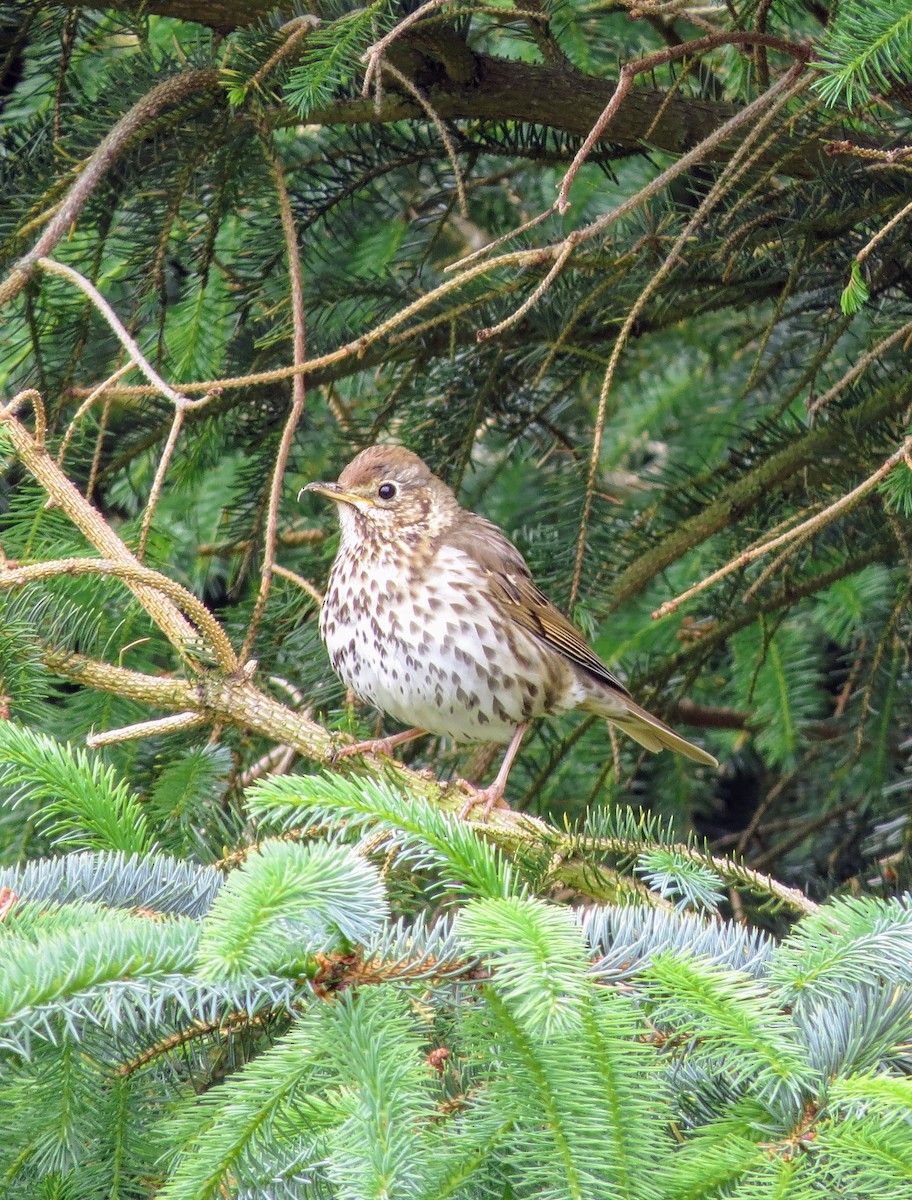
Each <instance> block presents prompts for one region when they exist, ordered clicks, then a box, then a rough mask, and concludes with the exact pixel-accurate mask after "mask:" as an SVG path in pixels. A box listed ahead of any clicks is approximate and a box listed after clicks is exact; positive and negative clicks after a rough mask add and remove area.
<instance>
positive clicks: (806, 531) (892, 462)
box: [652, 437, 912, 620]
mask: <svg viewBox="0 0 912 1200" xmlns="http://www.w3.org/2000/svg"><path fill="white" fill-rule="evenodd" d="M910 451H912V437H907V438H906V439H905V441H904V442H903V443H902V445H901V446H899V447H898V448H897V449H896V450H894V451H893V453H892V454H891V455H890V456H889V457H888V458H887V459H885V460H884V462H882V463H881V465H880V466H879V467H878V468H877V470H876V471H874V472H873V473H872V474H870V475H869V476H868V477H867V479H865V480H863V482H861V483H860V484H859V485H858V486H857V487H855V488H853V489H852V490H851V491H850V492H847V493H846V494H845V495H844V496H841V497H840V498H839V499H838V500H836V501H835V502H834V503H833V504H830V505H829V506H828V507H827V508H825V509H823V511H822V512H819V513H817V514H816V516H813V517H810V518H809V519H808V520H807V521H803V522H802V523H801V524H800V525H796V526H795V527H794V528H793V529H790V530H789V531H788V532H787V533H783V534H780V535H779V537H775V538H772V539H770V540H769V541H767V542H763V543H762V544H761V545H759V546H754V547H753V548H752V549H749V550H742V551H741V553H740V554H737V555H736V556H735V557H734V558H733V559H731V561H730V562H727V563H726V564H725V566H724V567H720V568H719V569H718V571H713V572H712V573H711V574H710V575H707V576H706V577H705V578H704V579H701V580H700V582H699V583H695V584H694V585H693V587H691V588H688V589H687V591H686V592H681V594H680V595H678V596H675V597H674V598H673V599H672V600H666V601H665V603H664V604H662V605H661V606H660V607H659V608H657V609H656V610H655V612H654V613H653V614H652V615H653V617H654V618H655V619H656V620H658V619H659V618H660V617H664V616H667V615H668V613H671V612H675V610H676V609H678V608H680V606H681V605H682V604H684V603H685V601H687V600H690V599H691V598H692V597H693V596H696V595H698V594H699V593H700V592H702V591H705V590H706V588H708V587H711V586H712V585H713V584H714V583H718V581H719V580H720V579H724V578H725V577H726V575H730V574H731V573H732V572H733V571H738V570H740V569H741V568H742V567H746V566H747V565H748V563H752V562H753V561H754V560H755V559H758V558H762V557H763V555H764V554H769V552H770V551H771V550H778V549H779V547H780V546H785V545H787V544H788V543H789V542H791V541H793V540H794V539H796V538H801V539H804V538H806V537H807V536H809V535H810V534H813V533H816V532H817V531H818V530H819V529H822V528H823V527H824V526H825V525H829V524H830V523H831V522H832V521H835V520H836V518H837V517H841V516H842V515H843V514H844V513H847V512H849V511H850V510H851V509H853V508H854V507H855V505H856V504H858V503H859V502H860V501H861V500H863V499H864V497H865V496H866V495H867V494H868V493H869V492H871V491H873V489H874V488H875V487H877V485H878V484H879V483H880V482H881V480H883V479H885V478H886V477H887V476H888V475H889V474H890V472H891V471H892V470H893V468H894V467H896V466H898V465H899V464H900V463H901V462H904V461H905V460H906V458H907V457H908V455H909V452H910Z"/></svg>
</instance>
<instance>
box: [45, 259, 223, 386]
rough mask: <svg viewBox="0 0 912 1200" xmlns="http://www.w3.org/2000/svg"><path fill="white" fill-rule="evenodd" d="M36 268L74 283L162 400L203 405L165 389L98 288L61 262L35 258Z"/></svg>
mask: <svg viewBox="0 0 912 1200" xmlns="http://www.w3.org/2000/svg"><path fill="white" fill-rule="evenodd" d="M35 265H36V266H39V267H41V269H42V270H43V271H47V273H48V274H49V275H58V276H59V277H60V278H61V279H66V280H67V281H68V282H69V283H72V284H75V285H76V287H78V288H79V290H80V291H81V292H84V293H85V295H86V296H88V298H89V299H90V300H91V301H92V303H93V304H94V305H95V307H96V308H97V309H98V311H99V312H100V313H101V315H102V316H103V317H104V319H105V320H106V321H107V323H108V325H110V327H111V330H112V331H113V333H114V335H115V337H116V338H117V340H118V341H119V342H120V344H121V345H122V346H123V348H124V349H125V350H126V352H127V353H128V354H129V356H130V358H131V359H132V360H133V361H134V363H135V364H136V366H137V367H138V368H139V369H140V371H142V373H143V375H145V377H146V379H148V380H149V382H150V383H151V384H152V386H153V387H154V388H155V390H156V391H158V392H160V393H161V394H162V395H163V396H164V397H165V398H166V399H168V400H170V401H171V403H172V404H173V405H175V407H177V408H181V407H184V406H192V407H194V408H198V407H199V406H200V405H201V404H205V403H206V401H205V400H188V399H187V397H186V396H182V395H181V394H180V392H176V391H175V390H174V388H172V387H169V385H168V384H167V383H165V381H164V379H162V377H161V376H160V375H159V373H158V372H157V371H156V370H155V368H154V367H153V366H152V364H151V363H150V362H149V361H148V359H147V358H146V356H145V355H144V354H143V352H142V351H141V350H140V348H139V346H137V344H136V342H135V341H134V340H133V338H132V337H131V336H130V334H129V333H128V332H127V330H126V328H125V327H124V325H123V323H122V322H121V320H120V318H119V317H118V316H117V314H116V313H115V312H114V309H113V308H111V306H110V304H108V302H107V300H105V298H104V296H102V294H101V292H99V290H98V288H97V287H96V286H95V285H94V283H92V282H91V281H90V280H88V279H86V277H85V276H84V275H80V273H79V272H78V271H74V270H73V268H72V267H68V266H65V265H64V264H63V263H59V262H54V260H53V259H51V258H39V259H37V260H36V264H35Z"/></svg>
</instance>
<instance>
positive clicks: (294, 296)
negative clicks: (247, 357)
mask: <svg viewBox="0 0 912 1200" xmlns="http://www.w3.org/2000/svg"><path fill="white" fill-rule="evenodd" d="M264 146H265V150H266V156H267V158H268V160H269V165H270V166H271V168H272V173H273V177H274V179H275V185H276V193H277V195H278V198H279V215H280V218H281V221H282V234H283V236H284V238H285V256H286V258H287V259H288V277H289V283H290V290H291V295H290V299H291V321H292V329H293V336H292V360H293V362H294V365H295V368H298V369H296V371H295V374H294V375H293V376H292V384H291V409H290V411H289V413H288V417H287V419H286V421H285V427H284V429H283V430H282V436H281V438H280V440H279V449H278V452H277V454H276V459H275V466H274V467H273V471H272V483H271V485H270V488H269V504H268V506H267V510H266V532H265V537H264V541H263V566H262V571H261V574H260V587H259V591H258V592H257V598H256V603H255V604H254V606H253V613H252V614H251V617H250V624H249V625H248V627H247V633H246V635H245V637H244V644H243V646H242V647H241V653H240V659H241V662H242V663H243V662H246V661H247V658H248V655H249V654H250V650H251V648H252V646H253V643H254V641H255V639H256V635H257V630H258V629H259V627H260V621H261V620H262V618H263V613H264V612H265V609H266V602H267V600H268V599H269V590H270V588H271V587H272V573H273V569H274V567H275V551H276V539H277V537H278V531H279V503H280V501H281V498H282V482H283V480H284V478H285V470H286V468H287V466H288V456H289V454H290V453H291V444H292V442H293V440H294V435H295V430H296V429H297V427H298V424H299V422H300V420H301V417H302V415H303V413H304V403H305V401H306V399H307V394H306V390H305V386H304V372H303V371H302V370H300V369H299V368H300V367H301V365H302V364H303V363H304V361H305V359H306V353H305V351H306V346H305V330H304V283H303V280H302V278H301V260H300V258H299V256H298V232H297V229H296V228H295V223H294V214H293V213H292V211H291V198H290V197H289V195H288V187H287V185H286V183H285V172H284V171H283V169H282V164H281V162H280V161H279V159H278V157H277V155H276V153H275V150H274V148H273V147H272V146H271V145H270V144H268V143H264Z"/></svg>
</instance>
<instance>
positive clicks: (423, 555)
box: [304, 446, 718, 819]
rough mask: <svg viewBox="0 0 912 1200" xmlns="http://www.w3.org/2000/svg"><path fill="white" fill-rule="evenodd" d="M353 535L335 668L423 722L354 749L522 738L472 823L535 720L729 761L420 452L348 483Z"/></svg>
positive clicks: (363, 691) (332, 580)
mask: <svg viewBox="0 0 912 1200" xmlns="http://www.w3.org/2000/svg"><path fill="white" fill-rule="evenodd" d="M304 490H305V491H313V492H319V493H320V494H321V495H323V496H327V497H329V499H330V500H333V501H335V503H336V506H337V509H338V513H339V521H340V524H341V540H340V542H339V550H338V553H337V555H336V560H335V562H334V563H333V567H332V571H331V573H330V576H329V583H328V586H327V589H326V596H325V599H324V601H323V607H322V609H321V612H320V634H321V636H322V638H323V641H324V642H325V643H326V648H327V650H328V651H329V656H330V659H331V661H332V666H333V670H334V671H335V672H336V674H337V675H338V676H339V677H340V678H341V679H342V680H343V682H344V683H345V684H347V686H348V687H350V688H351V689H352V691H354V692H355V693H356V694H357V695H358V696H359V697H360V698H361V699H362V700H364V701H365V702H367V703H369V704H372V705H374V706H375V707H377V708H379V709H381V710H382V711H383V712H385V713H388V714H389V715H390V716H392V717H395V718H396V719H397V720H399V721H402V722H404V723H405V724H407V725H409V726H411V727H412V728H410V729H408V730H406V731H405V732H403V733H397V734H394V735H392V736H391V737H388V738H379V739H375V740H373V741H370V742H359V743H358V744H357V745H355V746H351V747H348V749H347V750H346V751H345V753H355V752H366V751H368V750H373V751H379V752H384V753H389V751H390V750H391V749H392V748H393V747H394V746H396V745H400V744H401V743H403V742H405V741H408V740H409V739H410V738H413V737H419V736H420V735H421V734H422V733H434V734H441V735H445V736H448V737H452V738H455V739H456V741H490V742H509V746H508V748H507V752H506V756H505V757H504V760H503V764H502V766H501V768H500V771H499V772H498V775H497V778H496V779H495V780H494V782H493V784H491V786H490V787H488V788H484V789H476V793H475V795H474V796H473V797H472V798H471V799H470V800H469V801H468V802H467V804H466V805H465V807H464V809H463V815H465V814H467V813H468V812H469V811H470V810H471V809H472V808H473V807H474V806H475V805H476V804H479V803H480V804H483V805H484V814H483V815H484V818H485V819H486V818H487V816H488V814H489V813H490V811H491V809H492V808H493V807H494V806H495V805H502V806H504V807H507V806H506V805H504V803H503V799H502V797H503V792H504V788H505V785H506V782H507V776H508V775H509V772H510V767H511V766H512V764H513V759H514V758H515V757H516V753H517V751H518V750H519V744H520V741H521V740H522V736H523V733H524V732H525V730H526V727H527V725H528V723H529V722H530V721H532V720H534V719H535V718H536V717H545V716H551V715H553V714H556V713H564V712H567V711H569V710H570V709H576V708H578V709H583V710H584V711H586V712H592V713H597V714H598V715H599V716H602V717H605V718H607V720H609V721H611V722H612V723H613V724H614V725H617V726H618V728H619V729H622V730H623V731H624V733H626V734H629V736H630V737H632V738H633V739H634V740H635V741H637V742H639V743H640V745H641V746H645V747H646V749H647V750H656V751H657V750H664V749H667V750H674V751H676V752H677V753H678V754H684V755H686V756H687V757H688V758H691V759H693V760H694V761H695V762H699V763H707V764H709V765H711V766H718V763H717V762H716V760H715V759H714V758H713V757H712V755H711V754H707V753H706V751H705V750H701V749H700V748H699V747H698V746H693V745H691V743H690V742H688V741H685V740H684V738H682V737H679V736H678V734H676V733H675V732H674V731H673V730H671V729H669V728H668V726H667V725H664V724H663V723H662V722H661V721H660V720H658V718H657V717H654V716H652V714H651V713H648V712H646V710H645V709H643V708H640V706H639V705H638V704H636V703H634V701H633V700H632V699H631V696H630V693H629V692H628V691H627V689H626V688H625V687H624V685H623V684H622V683H621V682H620V681H619V680H618V679H616V678H615V677H614V675H612V674H611V672H610V671H609V670H608V668H607V667H606V666H605V664H604V663H603V662H602V661H601V659H599V658H598V657H597V656H596V654H595V653H594V652H593V651H592V650H591V649H590V647H589V646H588V645H587V644H586V642H585V641H584V639H583V637H582V636H581V634H580V633H579V632H578V631H577V630H576V629H575V628H574V627H573V625H571V624H570V622H569V621H568V620H567V619H566V617H564V616H562V614H561V613H560V612H558V610H557V609H556V608H555V607H554V605H553V604H552V603H551V602H550V601H549V600H548V599H546V597H545V596H544V595H543V594H542V593H541V592H540V591H539V590H538V588H537V587H536V586H535V583H534V582H533V580H532V576H531V573H530V571H529V568H528V567H527V566H526V562H525V560H524V559H523V557H522V555H521V554H520V553H519V551H518V550H517V549H516V547H515V546H514V545H513V544H512V543H511V542H510V541H508V539H507V538H506V536H505V535H504V534H503V533H501V531H500V530H499V529H498V528H497V526H496V525H493V524H492V523H491V522H490V521H487V520H485V518H484V517H480V516H478V515H477V514H476V513H473V512H469V511H468V510H466V509H464V508H462V507H461V506H460V504H459V502H458V501H457V499H456V497H455V495H454V494H453V492H452V491H451V490H450V488H449V487H447V485H446V484H445V483H444V482H443V480H441V479H438V478H437V476H436V475H433V474H432V473H431V471H430V470H429V469H428V467H426V466H425V464H424V463H423V462H422V461H421V459H420V458H418V457H417V455H415V454H412V453H411V452H410V451H408V450H404V449H402V448H401V447H399V446H371V447H370V448H369V449H367V450H363V451H362V452H361V453H360V454H359V455H358V456H357V457H356V458H354V459H353V460H352V461H351V462H350V463H349V464H348V466H347V467H346V468H345V470H344V471H343V472H342V474H341V475H340V476H339V482H338V483H323V482H318V483H310V484H308V485H307V487H306V488H305V489H304Z"/></svg>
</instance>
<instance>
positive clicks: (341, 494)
mask: <svg viewBox="0 0 912 1200" xmlns="http://www.w3.org/2000/svg"><path fill="white" fill-rule="evenodd" d="M301 492H317V493H318V495H320V496H326V498H327V499H328V500H335V502H336V503H337V504H351V505H352V507H354V508H358V507H359V506H360V505H362V504H369V505H371V506H373V500H370V499H369V498H368V497H367V496H356V495H355V493H354V492H347V491H346V490H345V488H342V487H339V485H338V484H337V483H325V482H323V480H320V479H318V480H316V482H314V483H308V484H305V486H304V487H302V488H301V491H300V492H298V499H299V500H300V498H301Z"/></svg>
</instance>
